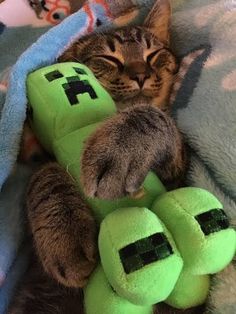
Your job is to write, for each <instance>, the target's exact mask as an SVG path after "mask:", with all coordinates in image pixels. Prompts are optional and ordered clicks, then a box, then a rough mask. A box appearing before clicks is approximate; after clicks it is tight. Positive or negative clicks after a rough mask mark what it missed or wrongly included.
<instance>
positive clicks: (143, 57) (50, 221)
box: [8, 0, 187, 314]
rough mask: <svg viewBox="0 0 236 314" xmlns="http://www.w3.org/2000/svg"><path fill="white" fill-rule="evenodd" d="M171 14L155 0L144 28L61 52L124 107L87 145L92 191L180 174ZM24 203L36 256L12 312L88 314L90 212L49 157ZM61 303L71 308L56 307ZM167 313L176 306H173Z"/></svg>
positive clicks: (92, 245) (116, 190) (127, 188)
mask: <svg viewBox="0 0 236 314" xmlns="http://www.w3.org/2000/svg"><path fill="white" fill-rule="evenodd" d="M170 17H171V10H170V4H169V1H167V0H157V1H156V2H155V4H154V6H153V8H152V10H151V12H150V14H149V15H148V17H147V19H146V20H145V22H144V24H143V26H139V27H137V26H129V27H125V28H122V29H119V30H114V31H109V33H101V34H99V33H97V34H92V35H88V36H86V37H84V38H82V39H80V40H78V41H77V42H75V43H74V44H73V45H72V46H71V47H70V48H69V49H68V50H67V51H66V52H65V53H64V54H63V55H62V56H61V57H60V58H59V61H60V62H66V61H77V62H81V63H84V64H86V65H87V66H88V67H89V68H90V69H91V70H92V71H93V73H94V74H95V76H96V77H97V79H98V80H99V81H100V83H101V84H102V85H103V86H104V88H105V89H106V90H107V91H108V92H109V93H110V94H111V96H112V97H113V99H114V100H115V102H116V104H117V108H118V113H117V114H116V115H115V116H114V117H112V118H110V119H108V120H107V121H106V122H105V123H104V124H103V125H102V126H101V127H100V128H99V129H98V130H97V131H96V134H94V135H92V136H91V137H90V138H89V140H88V142H87V144H86V147H85V150H84V154H83V157H82V168H81V170H82V181H83V186H84V191H85V193H86V194H87V195H89V196H91V197H93V196H97V197H100V198H105V199H113V198H117V197H121V196H123V195H126V194H127V193H132V192H134V191H136V190H137V189H138V188H139V187H140V185H141V184H142V182H143V180H144V178H145V177H146V175H147V173H148V171H149V170H154V171H156V173H157V174H158V176H159V177H160V179H161V180H162V182H163V183H164V184H166V185H168V186H169V185H170V186H171V185H172V184H173V182H174V183H176V182H178V181H179V182H180V181H181V180H182V179H183V178H184V174H185V172H186V165H187V162H186V153H185V148H184V143H183V139H182V136H181V134H180V132H179V131H178V129H177V127H176V125H175V123H174V121H173V120H172V118H171V117H170V116H169V112H170V108H169V107H168V98H169V95H170V89H171V86H172V83H173V80H174V77H175V73H176V71H177V62H176V60H175V57H174V55H173V54H172V52H171V51H170V49H169V25H170ZM121 161H122V162H121ZM117 174H119V175H117ZM27 210H28V220H29V230H30V232H31V234H32V238H33V241H34V246H35V251H36V255H37V258H34V260H33V262H32V264H31V266H30V268H29V270H28V273H27V274H26V276H25V279H24V280H23V282H22V284H21V286H20V287H19V289H18V292H17V293H16V296H15V298H14V299H13V302H12V304H11V306H10V308H9V311H8V313H9V314H27V313H34V314H39V313H44V314H47V313H72V314H73V313H76V311H77V312H78V311H81V313H82V312H83V304H82V303H83V302H82V297H81V295H82V290H81V289H82V288H83V287H84V286H85V284H86V282H87V280H88V278H89V276H90V274H91V273H92V271H93V270H94V268H95V267H96V263H97V260H98V253H97V246H96V243H97V227H96V223H95V220H94V218H93V215H92V212H91V209H90V208H89V207H88V205H87V204H86V203H85V202H84V200H83V198H82V197H81V196H80V194H79V192H78V191H77V190H76V187H75V185H74V182H73V179H72V178H71V177H70V176H69V175H68V174H67V173H66V171H65V170H63V169H62V168H61V167H60V166H59V165H58V164H57V163H49V164H46V165H45V166H44V167H43V168H42V169H40V170H39V171H38V172H36V173H35V174H34V175H33V177H32V179H31V182H30V184H29V189H28V195H27ZM77 294H78V295H79V296H80V297H78V298H77V299H76V297H75V296H76V295H77ZM62 300H64V304H67V305H68V308H67V307H66V306H64V305H63V306H62V305H61V306H60V304H62ZM72 304H73V309H72V308H71V305H72ZM69 306H70V309H69ZM156 310H157V311H158V306H157V309H156ZM161 311H162V312H161V313H179V311H177V310H176V311H175V310H173V311H172V310H170V308H169V309H168V308H167V307H165V308H163V310H161ZM186 313H187V312H186ZM124 314H125V313H124ZM127 314H129V313H127Z"/></svg>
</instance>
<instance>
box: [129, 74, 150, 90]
mask: <svg viewBox="0 0 236 314" xmlns="http://www.w3.org/2000/svg"><path fill="white" fill-rule="evenodd" d="M149 77H150V75H148V74H145V73H138V74H136V75H134V76H132V77H130V78H131V79H132V80H134V81H136V82H137V83H138V85H139V87H140V88H142V87H143V85H144V83H145V81H146V79H148V78H149Z"/></svg>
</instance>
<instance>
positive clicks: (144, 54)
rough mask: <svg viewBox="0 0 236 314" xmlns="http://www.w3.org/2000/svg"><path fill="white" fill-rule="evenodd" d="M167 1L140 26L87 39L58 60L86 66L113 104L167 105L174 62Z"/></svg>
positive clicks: (161, 2) (159, 4) (156, 7)
mask: <svg viewBox="0 0 236 314" xmlns="http://www.w3.org/2000/svg"><path fill="white" fill-rule="evenodd" d="M170 16H171V10H170V5H169V1H166V0H158V1H156V3H155V5H154V7H153V9H152V10H151V12H150V14H149V15H148V17H147V18H146V20H145V22H144V24H143V25H142V26H136V27H132V26H129V27H124V28H122V29H119V30H109V32H106V33H96V34H93V35H89V36H86V37H84V38H82V39H81V40H79V41H78V42H76V43H75V44H74V45H73V46H72V47H71V48H70V49H69V50H68V51H67V52H66V53H65V54H64V55H63V56H62V57H61V58H60V61H78V62H81V63H84V64H86V65H87V66H88V67H89V68H90V69H91V70H92V71H93V73H94V74H95V76H96V77H97V79H98V80H99V81H100V82H101V84H102V85H103V86H104V87H105V89H106V90H107V91H108V92H109V93H110V94H111V96H112V97H113V99H114V100H115V101H116V102H124V103H125V102H126V101H129V100H131V99H132V100H134V99H138V98H139V99H140V98H148V99H149V100H150V99H155V104H156V105H158V106H159V107H162V106H163V105H164V103H165V102H166V100H167V98H168V95H169V92H170V88H171V85H172V82H173V77H174V74H175V72H176V68H177V67H176V60H175V57H174V56H173V54H172V53H171V51H170V50H169V48H168V47H169V24H170Z"/></svg>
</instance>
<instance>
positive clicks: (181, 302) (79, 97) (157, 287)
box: [27, 63, 236, 314]
mask: <svg viewBox="0 0 236 314" xmlns="http://www.w3.org/2000/svg"><path fill="white" fill-rule="evenodd" d="M27 88H28V100H29V112H30V116H31V120H32V125H33V128H34V130H35V132H36V134H37V136H38V138H39V140H40V141H41V143H42V144H43V146H44V147H45V148H46V149H47V150H48V151H49V152H50V153H53V154H54V155H55V156H56V158H57V160H58V162H59V163H60V164H61V165H62V166H63V167H64V168H65V169H67V170H68V171H69V172H70V174H71V175H72V176H73V177H74V179H75V180H76V182H77V184H78V189H79V191H80V192H81V193H82V194H83V189H82V186H81V183H80V157H81V155H82V152H83V147H84V143H85V141H86V139H87V138H88V136H89V135H90V134H92V133H93V132H95V130H96V128H97V127H98V125H99V124H100V123H102V121H103V120H104V119H105V118H108V117H110V116H112V115H114V114H115V113H116V107H115V104H114V102H113V100H112V99H111V97H110V96H109V94H108V93H107V92H106V91H105V90H104V89H103V88H102V86H101V85H100V84H99V82H98V81H97V80H96V78H95V77H94V75H93V74H92V73H91V71H90V70H89V69H88V68H87V67H86V66H84V65H81V64H79V63H64V64H63V63H61V64H55V65H52V66H48V67H45V68H43V69H40V70H37V71H35V72H34V73H31V74H30V75H29V77H28V80H27ZM84 197H86V196H85V195H84ZM86 199H87V202H88V203H89V204H90V206H91V208H92V209H93V211H94V215H95V217H96V219H97V221H98V223H101V227H100V234H99V243H98V244H99V252H100V259H101V264H100V265H99V266H98V267H97V269H96V270H95V271H94V273H93V274H92V276H91V278H90V280H89V283H88V285H87V286H86V287H85V290H84V292H85V309H86V313H87V314H111V313H112V314H151V313H152V309H153V305H154V304H156V303H158V302H161V301H165V302H166V303H168V304H170V305H172V306H174V307H176V308H180V309H185V308H189V307H192V306H196V305H200V304H202V303H203V302H204V301H205V299H206V297H207V294H208V291H209V278H210V277H209V274H214V273H216V272H219V271H220V270H222V269H223V268H225V267H226V266H227V264H229V263H230V261H231V260H232V258H233V256H234V254H235V248H236V234H235V231H234V230H233V229H231V228H230V227H229V221H228V219H227V217H226V215H225V213H224V211H223V210H222V205H221V204H220V202H219V201H218V200H217V199H216V198H215V197H214V196H213V195H211V194H210V193H208V192H207V191H205V190H202V189H198V188H182V189H178V190H175V191H171V192H166V190H165V188H164V186H163V185H162V183H161V182H160V181H159V179H158V178H157V177H156V175H155V174H154V173H152V172H150V173H149V174H148V176H147V177H146V179H145V181H144V183H143V186H142V189H141V190H140V191H139V193H137V194H136V195H132V196H129V197H124V198H122V199H117V200H113V201H106V200H100V199H97V198H86Z"/></svg>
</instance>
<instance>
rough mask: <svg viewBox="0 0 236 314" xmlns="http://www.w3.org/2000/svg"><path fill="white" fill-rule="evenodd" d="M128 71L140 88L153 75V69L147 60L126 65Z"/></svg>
mask: <svg viewBox="0 0 236 314" xmlns="http://www.w3.org/2000/svg"><path fill="white" fill-rule="evenodd" d="M126 71H127V74H128V75H129V77H130V79H131V80H134V81H136V82H137V83H138V85H139V87H140V88H142V87H143V85H144V83H145V81H146V79H148V78H149V77H150V76H151V73H150V72H151V71H150V69H149V67H148V65H147V64H146V63H145V62H133V63H131V64H129V65H128V66H127V67H126Z"/></svg>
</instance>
